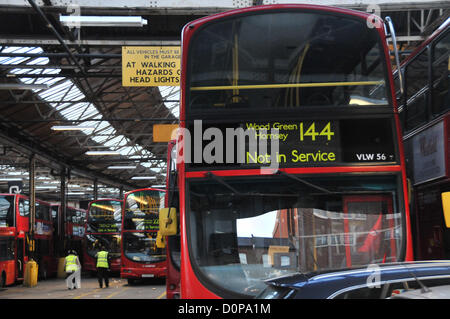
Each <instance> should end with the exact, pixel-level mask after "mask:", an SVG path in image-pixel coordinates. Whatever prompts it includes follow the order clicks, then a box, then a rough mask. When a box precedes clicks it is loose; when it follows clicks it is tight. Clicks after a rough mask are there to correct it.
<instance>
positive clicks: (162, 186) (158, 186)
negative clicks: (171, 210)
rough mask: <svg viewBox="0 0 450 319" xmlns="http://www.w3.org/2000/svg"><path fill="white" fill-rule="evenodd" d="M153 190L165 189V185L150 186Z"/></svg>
mask: <svg viewBox="0 0 450 319" xmlns="http://www.w3.org/2000/svg"><path fill="white" fill-rule="evenodd" d="M152 187H154V188H166V185H152Z"/></svg>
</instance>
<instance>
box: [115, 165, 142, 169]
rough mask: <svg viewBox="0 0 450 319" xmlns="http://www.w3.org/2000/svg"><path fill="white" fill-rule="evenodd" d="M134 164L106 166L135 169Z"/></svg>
mask: <svg viewBox="0 0 450 319" xmlns="http://www.w3.org/2000/svg"><path fill="white" fill-rule="evenodd" d="M135 168H136V165H134V166H133V165H114V166H108V169H135Z"/></svg>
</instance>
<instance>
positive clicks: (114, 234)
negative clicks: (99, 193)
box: [83, 199, 123, 274]
mask: <svg viewBox="0 0 450 319" xmlns="http://www.w3.org/2000/svg"><path fill="white" fill-rule="evenodd" d="M122 206H123V201H122V200H120V199H98V200H94V201H91V202H89V205H88V211H87V224H86V249H85V250H84V260H83V270H85V271H91V272H94V271H96V269H97V268H96V263H97V259H96V257H95V256H96V254H97V252H98V251H99V250H100V248H101V247H102V246H104V247H105V248H106V249H107V250H108V252H109V255H110V257H111V264H110V270H111V272H113V273H117V274H118V273H119V272H120V259H121V252H120V245H121V228H122Z"/></svg>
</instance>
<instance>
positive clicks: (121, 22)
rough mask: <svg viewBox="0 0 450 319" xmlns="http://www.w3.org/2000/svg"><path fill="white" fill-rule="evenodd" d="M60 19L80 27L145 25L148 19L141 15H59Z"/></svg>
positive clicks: (72, 25) (73, 26)
mask: <svg viewBox="0 0 450 319" xmlns="http://www.w3.org/2000/svg"><path fill="white" fill-rule="evenodd" d="M59 21H60V22H61V23H62V24H63V25H65V26H68V27H70V28H80V27H143V26H144V25H147V20H146V19H143V18H142V17H139V16H77V15H70V16H63V15H60V16H59Z"/></svg>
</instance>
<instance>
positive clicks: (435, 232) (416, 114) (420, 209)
mask: <svg viewBox="0 0 450 319" xmlns="http://www.w3.org/2000/svg"><path fill="white" fill-rule="evenodd" d="M449 68H450V18H447V20H446V21H445V22H444V23H442V25H441V26H440V27H439V28H437V30H436V31H435V32H433V33H432V34H431V35H430V36H429V37H428V39H426V40H425V41H424V42H423V43H422V44H421V45H419V46H418V47H417V48H416V49H415V50H414V51H413V52H412V53H411V54H410V55H409V56H408V57H407V58H406V59H405V61H404V62H403V63H402V66H401V70H402V74H403V75H404V87H405V90H404V94H400V92H399V93H398V99H399V101H400V103H399V116H400V121H401V123H402V126H403V134H404V135H403V139H404V144H405V157H406V163H407V175H408V178H409V179H410V181H411V185H412V192H411V194H412V196H411V216H412V218H411V219H412V221H413V232H414V236H413V237H414V239H415V247H414V248H415V249H414V252H415V256H416V258H417V259H421V260H424V259H448V258H450V242H449V240H448V239H447V238H450V237H449V235H450V231H449V230H448V229H447V228H446V226H445V225H444V220H443V218H442V214H443V207H442V201H441V194H442V193H444V192H448V191H450V144H449V137H450V91H449V82H450V71H449V70H450V69H449ZM396 75H397V76H398V72H397V73H396Z"/></svg>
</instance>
